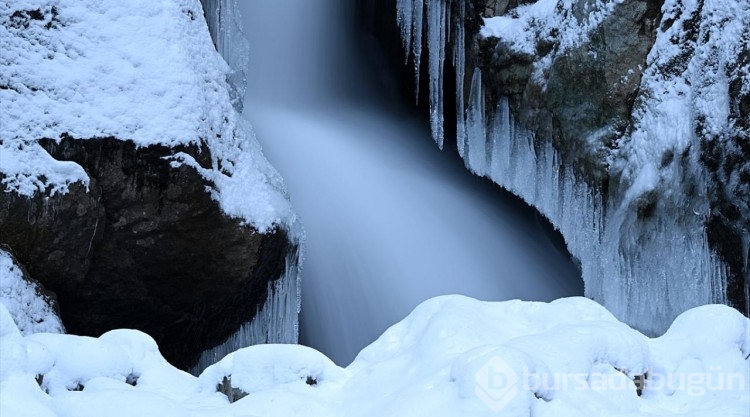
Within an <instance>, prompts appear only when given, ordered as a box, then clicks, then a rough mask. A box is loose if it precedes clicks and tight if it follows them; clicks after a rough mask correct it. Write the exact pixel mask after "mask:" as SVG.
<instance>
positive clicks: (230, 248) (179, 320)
mask: <svg viewBox="0 0 750 417" xmlns="http://www.w3.org/2000/svg"><path fill="white" fill-rule="evenodd" d="M203 15H204V13H203V9H202V8H201V4H200V2H199V1H198V0H184V1H183V0H176V1H166V2H152V1H141V0H130V1H119V0H118V1H104V2H102V1H85V2H82V1H78V0H23V1H15V2H2V3H0V179H1V180H2V185H0V188H1V189H2V192H0V243H3V244H5V245H7V247H8V248H9V250H10V251H11V252H12V253H13V254H14V255H15V257H16V258H17V259H18V260H19V262H21V263H22V264H23V266H25V268H26V269H27V270H28V271H29V273H30V274H31V275H32V276H33V278H34V279H36V280H38V281H39V282H41V283H42V284H43V285H44V286H45V287H46V289H47V290H50V291H53V292H54V293H56V294H57V296H58V299H59V301H60V306H61V312H62V320H63V322H64V323H65V326H66V327H67V329H68V330H69V331H71V332H74V333H77V334H88V335H98V334H101V333H102V332H104V331H107V330H110V329H113V328H120V327H129V328H136V329H141V330H143V331H146V332H148V333H149V334H151V335H152V336H153V337H154V338H155V339H156V340H157V341H159V342H160V343H161V345H162V349H163V352H164V354H165V356H167V357H168V358H169V359H170V360H172V361H173V362H174V363H176V364H177V365H179V366H183V367H184V366H189V365H191V364H192V363H194V362H195V361H196V359H197V356H198V355H199V354H200V353H201V352H202V351H204V350H206V349H209V348H211V347H213V346H216V345H218V344H220V343H222V342H223V341H225V340H226V339H227V338H229V337H230V336H231V335H232V334H233V333H234V332H235V331H238V329H240V327H241V326H243V324H244V325H246V326H249V322H250V320H251V319H252V318H253V317H255V316H256V311H257V310H261V309H262V307H263V305H264V303H265V302H266V299H268V300H269V303H270V304H273V305H267V307H268V310H269V311H270V310H272V309H273V310H274V313H273V314H270V313H269V314H267V317H265V318H264V319H263V320H261V321H263V323H259V322H257V321H256V325H255V327H253V329H254V330H253V333H254V335H255V338H256V339H255V340H257V341H262V342H265V341H267V340H272V341H279V342H280V341H295V340H296V331H297V329H296V316H297V308H298V307H297V305H298V301H297V290H296V286H297V282H296V280H297V275H298V271H297V261H298V256H297V250H298V245H299V238H300V234H299V233H300V231H299V229H298V225H297V220H296V215H295V214H294V212H293V211H292V209H291V207H290V203H289V201H288V198H287V196H286V193H285V191H284V185H283V182H282V180H281V178H280V176H279V175H278V173H277V172H276V171H275V170H274V169H273V167H271V166H270V164H269V163H268V162H267V161H266V159H265V158H264V156H263V155H262V153H261V150H260V147H259V145H258V143H257V141H256V140H255V138H254V136H253V135H254V134H253V132H252V129H251V127H250V126H249V124H248V123H247V122H246V121H245V120H244V119H242V118H241V117H240V115H239V114H238V113H237V112H236V110H235V109H234V108H233V105H232V104H233V103H232V97H233V95H232V94H231V91H233V90H232V87H230V85H233V84H231V83H228V81H227V79H228V77H229V78H231V76H232V74H233V72H232V71H231V70H230V67H229V66H228V65H227V64H226V63H225V61H224V60H223V59H222V57H221V56H220V55H219V54H218V53H217V51H216V50H215V48H214V45H213V44H212V42H211V37H210V35H209V30H208V26H207V24H206V20H205V19H204V16H203ZM230 81H231V79H230ZM280 277H282V280H278V279H279V278H280ZM282 281H283V282H282ZM282 287H283V289H284V290H285V291H286V290H288V294H287V293H278V292H276V291H275V290H276V289H282ZM287 296H289V297H290V300H288V301H289V302H288V303H285V301H287V298H286V297H287ZM274 300H275V301H276V302H277V303H276V304H274ZM266 304H268V303H266ZM277 304H280V305H281V306H280V305H277ZM269 317H274V319H276V320H277V321H276V322H274V321H269V320H268V318H269ZM274 323H277V324H278V323H281V325H283V326H286V329H285V330H281V329H277V328H275V327H274V326H273V324H274ZM269 326H270V328H269ZM277 332H278V333H283V336H281V337H277V334H276V333H277ZM247 343H248V340H247V339H245V340H243V345H246V344H247Z"/></svg>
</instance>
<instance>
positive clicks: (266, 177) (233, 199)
mask: <svg viewBox="0 0 750 417" xmlns="http://www.w3.org/2000/svg"><path fill="white" fill-rule="evenodd" d="M37 11H38V14H36V12H37ZM30 12H32V13H35V14H34V16H35V17H37V18H32V19H27V18H25V17H28V16H31V15H30V14H29V13H30ZM39 17H41V18H39ZM0 68H2V70H0V87H2V88H0V126H1V128H0V178H2V182H3V185H4V186H5V188H6V191H8V192H15V193H18V194H20V195H22V196H32V195H34V194H35V193H38V192H44V191H46V192H48V193H50V194H55V193H57V192H61V193H65V192H67V190H68V186H69V185H70V184H72V183H74V182H80V183H83V184H84V185H88V176H87V174H86V172H85V171H84V170H83V169H82V168H81V167H80V166H78V165H77V164H75V163H72V162H66V161H56V160H54V159H53V158H51V157H50V156H49V155H48V154H47V153H46V152H45V151H44V150H43V149H42V148H41V147H40V146H39V145H38V144H37V143H36V141H38V140H39V139H43V138H49V139H59V138H60V137H61V135H69V136H71V137H73V138H76V139H88V140H92V139H97V138H103V137H115V138H117V139H120V140H130V141H133V142H134V143H135V144H136V146H139V147H141V146H149V145H154V144H161V145H165V146H168V147H173V146H176V145H184V144H200V143H205V144H207V145H208V148H209V150H210V151H211V155H212V157H213V167H212V168H211V169H209V170H201V173H202V174H203V175H204V176H205V177H206V178H207V179H208V180H211V181H213V183H214V185H215V186H214V189H213V190H212V192H213V195H214V197H215V198H216V200H218V201H219V202H220V205H221V207H222V209H223V210H224V212H226V213H227V214H228V215H230V216H233V217H237V218H243V219H245V220H247V221H248V222H249V223H251V224H253V225H254V226H256V227H257V228H258V229H259V230H261V231H265V230H266V229H268V228H270V227H272V225H273V224H278V223H286V224H291V223H292V222H293V220H294V214H293V213H292V211H291V209H290V205H289V203H288V200H287V198H286V196H285V192H284V191H283V184H282V180H281V178H280V177H279V175H278V173H277V172H276V171H275V170H274V169H273V168H272V167H271V166H270V165H269V164H268V162H267V161H266V160H265V158H264V157H263V156H262V154H261V152H260V147H259V145H258V144H257V141H256V140H255V137H254V134H253V132H252V129H251V128H250V127H249V125H248V124H247V123H246V122H244V121H243V120H241V118H240V116H239V115H238V114H237V113H236V112H235V111H234V109H233V107H232V104H231V101H230V98H229V93H228V86H227V82H226V77H227V74H229V73H230V69H229V66H228V65H227V64H226V63H225V62H224V60H223V59H222V58H221V56H220V55H219V54H218V53H217V52H216V50H215V49H214V46H213V44H212V42H211V38H210V36H209V33H208V27H207V25H206V21H205V19H204V18H203V11H202V9H201V5H200V2H199V1H198V0H169V1H151V0H126V1H121V0H98V1H94V0H19V1H13V2H8V1H3V2H0ZM177 161H185V162H191V161H190V159H189V158H178V159H176V161H175V163H178V162H177Z"/></svg>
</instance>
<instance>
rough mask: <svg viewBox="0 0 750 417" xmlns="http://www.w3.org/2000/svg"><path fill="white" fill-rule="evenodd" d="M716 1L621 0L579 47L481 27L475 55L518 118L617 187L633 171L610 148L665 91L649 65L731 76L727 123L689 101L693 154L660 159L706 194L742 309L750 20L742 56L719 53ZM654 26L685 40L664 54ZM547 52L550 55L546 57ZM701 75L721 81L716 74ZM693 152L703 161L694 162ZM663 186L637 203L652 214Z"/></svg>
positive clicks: (668, 76) (730, 294) (673, 72)
mask: <svg viewBox="0 0 750 417" xmlns="http://www.w3.org/2000/svg"><path fill="white" fill-rule="evenodd" d="M473 3H474V7H475V10H477V11H479V10H483V13H484V16H483V17H486V18H490V17H493V16H502V15H512V14H513V13H514V12H515V11H514V8H513V7H512V6H509V7H506V8H503V7H498V5H497V4H491V3H493V2H491V1H490V2H486V1H474V2H473ZM496 3H502V2H496ZM743 3H745V4H744V6H741V7H740V8H741V9H742V8H743V7H744V8H745V9H746V8H747V4H746V2H743ZM715 7H716V6H714V5H705V6H704V2H698V4H697V7H696V8H695V9H693V10H690V9H689V8H683V7H681V6H680V5H679V4H676V5H675V4H671V2H670V4H666V6H665V2H664V0H626V1H623V2H617V3H614V4H613V6H612V8H611V11H609V12H608V13H607V15H606V17H605V18H603V19H602V20H601V22H598V23H597V24H595V25H591V27H587V28H586V27H585V25H582V26H584V28H585V29H587V30H588V34H587V37H586V40H585V41H584V42H581V43H580V44H578V45H575V46H573V47H567V48H564V49H563V48H561V44H562V43H563V42H564V41H560V40H558V39H556V33H555V28H553V29H552V30H551V31H549V32H545V30H544V29H543V28H540V29H539V30H538V32H537V33H536V34H535V35H536V39H535V41H536V50H535V51H534V53H533V54H531V55H529V54H524V53H523V52H521V51H518V50H514V49H513V48H512V47H509V46H508V45H507V44H506V43H505V42H504V41H503V39H501V38H497V37H479V36H475V37H474V43H473V45H472V55H473V56H474V57H475V58H476V59H475V60H474V61H473V62H474V65H477V67H479V68H481V69H482V75H483V81H484V82H485V83H486V85H488V88H487V91H488V92H490V93H489V94H488V95H487V101H488V102H492V103H495V102H497V99H498V97H500V96H507V97H508V98H509V103H510V108H511V111H512V112H513V114H514V115H516V117H517V119H518V120H519V122H520V124H521V125H522V126H523V127H524V128H526V129H529V130H531V131H533V132H534V133H535V135H536V137H537V138H550V139H551V140H552V143H553V144H554V146H555V148H556V149H557V150H558V151H559V153H560V155H561V157H562V158H563V160H564V161H565V162H566V163H567V164H569V165H570V166H572V167H574V168H575V170H576V172H577V173H578V174H579V178H581V179H583V180H584V181H585V182H586V183H588V184H589V185H590V186H592V187H594V188H597V189H600V190H603V191H604V193H605V194H607V193H610V191H609V190H610V187H611V188H613V190H612V192H611V193H614V194H616V193H617V192H622V189H623V188H627V187H628V186H630V185H632V183H633V182H634V180H633V179H623V178H622V177H623V176H624V175H627V173H624V172H623V171H624V170H623V169H622V168H621V166H618V164H617V163H613V160H616V159H617V158H620V157H621V155H622V154H624V153H625V152H627V151H625V152H623V150H622V148H624V147H623V146H621V145H622V142H627V141H628V139H627V138H628V136H631V135H633V133H634V132H635V131H637V130H638V128H639V125H640V124H641V123H642V122H641V120H639V118H640V116H643V114H644V111H641V112H640V114H638V113H639V112H638V110H639V109H638V108H639V107H645V106H648V105H650V104H651V103H649V97H650V96H654V95H658V94H659V93H660V91H655V90H657V89H654V88H651V86H650V85H648V83H645V84H644V83H642V78H643V76H644V74H648V75H652V76H653V75H657V74H658V77H659V78H660V79H661V82H663V83H665V84H668V83H670V82H673V80H683V79H686V80H687V82H686V84H687V85H688V86H690V84H691V81H693V80H697V79H700V78H701V77H699V76H696V75H695V74H692V73H691V71H690V69H689V68H688V67H689V66H695V67H697V68H700V69H698V71H703V72H708V73H714V77H727V78H729V82H728V84H727V86H728V90H729V91H727V90H724V91H723V92H722V91H721V90H719V91H718V92H713V93H718V94H726V95H727V96H728V99H729V101H730V103H729V112H728V113H729V114H728V117H727V118H726V119H725V120H722V121H720V122H719V123H722V125H723V126H721V127H719V128H716V127H714V128H708V129H707V128H706V126H705V125H706V119H710V118H711V117H710V116H706V115H705V114H706V113H707V112H711V110H709V109H705V108H703V109H702V108H700V107H701V106H700V105H697V106H695V107H697V108H696V109H695V110H690V109H685V111H692V112H695V115H694V116H690V118H691V119H692V120H690V121H689V123H691V125H692V130H693V132H692V133H693V137H692V138H684V139H683V140H689V141H692V142H693V144H694V146H693V148H694V149H691V146H690V145H688V147H687V148H683V152H684V154H682V155H675V152H677V151H676V150H675V149H674V148H669V149H666V150H664V151H663V153H662V154H661V155H659V157H660V165H661V168H662V169H663V168H665V167H669V166H670V164H673V163H674V164H679V165H681V166H682V167H681V169H682V170H684V171H686V172H692V174H688V175H686V176H685V177H684V178H683V180H682V181H681V182H682V184H681V185H671V187H672V188H674V187H680V188H682V189H683V192H685V195H686V196H687V197H690V194H691V193H700V194H708V200H709V205H710V209H709V210H710V214H709V215H708V216H707V218H706V221H705V223H704V227H705V228H706V234H707V238H708V242H709V245H710V246H711V248H712V250H714V251H715V252H716V253H717V254H719V256H720V257H721V259H722V261H723V262H724V263H725V265H726V266H727V267H728V268H727V275H728V277H727V281H728V282H727V289H726V295H727V298H728V301H729V303H730V304H732V305H734V306H735V307H737V308H738V309H740V310H743V311H745V310H747V306H746V305H747V304H746V303H747V302H748V300H746V297H747V295H746V293H745V290H744V287H745V286H747V285H748V283H750V269H748V263H747V259H748V256H750V252H749V251H750V245H749V244H748V242H749V241H750V211H749V210H748V207H750V197H749V196H750V164H748V162H747V161H748V160H749V158H750V133H749V132H750V129H748V126H750V125H749V123H750V116H748V106H747V101H748V99H749V97H750V82H748V80H749V79H748V71H750V61H749V60H748V52H747V51H748V29H747V26H746V25H745V28H744V30H743V29H740V30H741V31H743V32H744V35H743V38H742V39H743V40H742V41H741V42H740V44H741V46H740V48H739V49H740V53H739V54H738V56H737V57H736V59H732V60H731V61H730V62H722V61H723V60H724V59H725V58H723V57H720V55H721V53H720V52H717V51H715V49H716V47H715V46H713V45H712V44H711V40H710V37H711V36H717V33H711V30H709V29H706V26H707V25H711V24H716V26H717V27H720V28H723V27H725V26H726V27H729V26H731V23H727V19H726V18H725V20H724V22H722V23H721V24H717V23H714V22H711V13H712V12H711V9H712V8H715ZM664 10H666V13H667V15H666V16H665V15H664V13H663V12H664ZM566 12H568V13H571V14H572V15H573V19H574V21H575V22H578V23H585V22H586V21H587V20H594V19H593V18H590V17H589V15H588V14H589V13H592V14H593V13H596V12H601V10H597V8H596V7H595V5H594V2H591V1H578V2H575V3H574V5H573V7H572V9H571V10H566ZM561 14H563V13H561ZM738 19H741V18H738ZM673 25H676V26H675V28H673V27H672V26H673ZM670 30H671V31H672V32H670ZM657 34H662V36H665V35H671V42H672V43H673V44H675V45H679V46H677V48H676V51H675V52H673V53H672V54H671V55H669V56H668V58H669V59H665V60H664V61H663V62H660V60H659V59H658V58H659V57H660V55H662V56H665V55H667V53H664V52H662V51H663V50H664V48H663V47H661V46H660V45H656V46H655V43H656V39H657ZM710 48H714V51H713V52H709V53H710V54H712V55H713V57H712V58H707V59H706V58H701V56H700V55H701V52H699V51H701V50H703V51H705V50H710ZM652 50H653V52H652ZM649 53H651V55H652V56H651V58H650V62H649V59H648V57H649ZM733 58H734V57H733ZM545 60H547V61H548V63H546V64H541V63H542V62H544V61H545ZM540 69H541V70H540ZM722 73H723V74H722ZM532 75H533V76H532ZM700 81H701V83H709V82H713V83H717V84H721V82H720V81H718V80H713V81H712V80H710V79H707V78H704V79H701V80H700ZM693 82H695V81H693ZM719 88H721V87H719ZM665 89H666V88H665ZM686 90H690V94H692V95H694V96H695V98H694V99H691V100H695V101H698V102H699V101H701V100H702V97H701V96H702V95H704V94H712V93H709V92H708V91H707V89H706V88H704V87H700V86H696V87H695V88H691V87H688V88H687V89H686ZM743 103H745V104H744V105H743ZM674 122H675V126H674V128H675V129H679V127H678V126H677V123H678V122H677V121H674ZM712 122H714V123H716V121H715V120H712ZM623 138H625V139H623ZM656 140H658V139H656ZM677 147H679V146H677ZM693 159H699V160H700V163H699V164H693V162H694V160H693ZM696 171H698V173H696ZM701 171H702V172H701ZM704 175H705V176H708V184H707V186H706V187H705V188H706V190H705V191H702V192H701V191H689V190H690V189H691V188H692V189H695V188H698V189H701V188H704V184H703V178H702V177H703V176H704ZM696 177H698V178H696ZM616 188H619V189H620V190H614V189H616ZM660 194H661V193H660V192H659V191H658V190H649V191H647V192H645V193H644V194H642V195H641V196H640V197H639V199H638V202H636V203H635V206H636V207H635V210H636V211H637V213H638V217H639V218H642V219H643V221H644V222H647V221H648V220H647V219H648V218H649V217H651V216H652V214H653V211H654V210H655V209H656V207H657V206H658V205H659V203H658V202H659V200H663V199H665V198H664V197H663V196H661V195H660ZM745 313H746V314H750V311H745Z"/></svg>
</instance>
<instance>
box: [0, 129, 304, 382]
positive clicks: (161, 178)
mask: <svg viewBox="0 0 750 417" xmlns="http://www.w3.org/2000/svg"><path fill="white" fill-rule="evenodd" d="M42 143H43V146H44V147H45V149H46V150H47V151H48V152H49V153H50V154H51V155H52V156H53V157H55V158H56V159H58V160H66V161H74V162H76V163H78V164H79V165H80V166H82V167H83V168H84V169H85V170H86V172H87V173H88V175H89V178H90V183H89V192H87V190H86V189H85V187H83V186H81V185H78V184H76V185H74V186H72V187H71V188H70V191H69V192H68V193H67V194H64V195H56V196H46V195H37V196H35V197H34V198H32V199H26V198H21V197H17V196H14V194H12V193H7V192H3V193H0V236H2V241H3V243H5V244H7V245H8V246H9V247H11V248H12V250H13V253H14V254H15V255H16V256H17V257H18V259H19V260H20V261H21V262H22V263H23V264H24V265H26V266H27V268H28V269H29V271H30V272H31V274H32V275H33V276H35V277H37V279H38V280H39V281H41V282H43V283H44V285H45V286H46V287H47V288H48V289H50V290H51V291H54V292H55V293H56V294H57V296H58V299H59V300H60V304H61V306H62V319H63V322H64V323H65V325H66V327H67V329H68V331H70V332H72V333H75V334H82V335H92V336H98V335H99V334H101V333H103V332H106V331H108V330H111V329H115V328H134V329H139V330H142V331H145V332H147V333H148V334H150V335H151V336H152V337H154V339H155V340H156V341H157V342H158V343H159V345H160V346H161V348H162V351H163V354H164V356H165V357H166V358H167V359H168V360H170V362H172V363H173V364H175V365H177V366H179V367H188V366H190V365H192V364H193V363H194V361H195V360H196V358H197V355H198V354H200V353H201V352H202V351H204V350H206V349H208V348H211V347H213V346H216V345H218V344H220V343H221V342H223V341H224V340H225V339H226V338H227V337H229V335H230V334H231V333H232V332H234V331H235V330H236V329H237V328H239V326H240V325H241V324H242V323H244V322H246V321H249V320H250V319H251V318H252V316H253V313H254V310H255V309H254V308H252V306H256V305H258V304H259V303H262V301H263V300H265V297H266V288H267V285H268V281H269V280H274V279H277V278H279V276H280V275H281V273H282V270H283V266H284V256H285V254H286V253H287V251H288V250H289V242H288V239H287V237H286V235H285V233H284V232H282V231H278V230H277V231H273V232H270V233H267V234H260V233H257V232H256V231H255V230H254V229H253V228H251V227H249V226H244V225H242V224H241V222H240V221H239V220H236V219H232V218H229V217H228V216H226V215H224V214H222V212H221V210H220V208H219V206H218V204H217V202H216V201H214V200H212V199H211V196H210V195H209V194H208V193H207V192H206V187H208V186H209V185H210V184H208V183H207V182H206V180H205V179H203V178H202V177H201V176H200V175H199V174H198V173H197V172H196V171H195V170H194V169H193V168H189V167H187V166H180V167H177V168H173V167H172V166H171V165H170V161H168V160H166V159H164V158H165V157H167V156H169V155H172V154H173V152H176V151H182V152H186V153H188V154H190V155H192V156H193V157H194V158H195V159H196V161H199V162H200V163H201V164H210V154H209V152H208V150H207V149H205V148H204V149H198V148H197V147H195V146H189V147H183V148H180V149H170V148H166V147H163V146H156V145H155V146H148V147H145V148H140V149H136V148H135V146H134V145H133V143H132V142H127V141H119V140H116V139H113V138H104V139H95V140H85V141H79V140H75V139H73V138H65V139H63V140H61V141H60V143H56V142H55V141H51V140H49V141H42ZM3 191H4V190H3Z"/></svg>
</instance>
